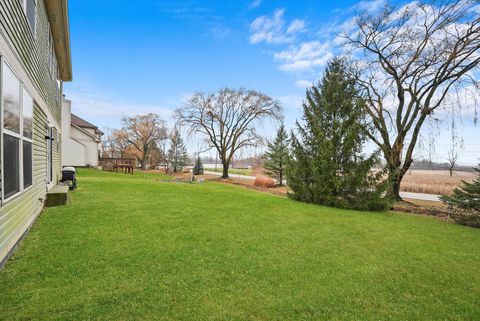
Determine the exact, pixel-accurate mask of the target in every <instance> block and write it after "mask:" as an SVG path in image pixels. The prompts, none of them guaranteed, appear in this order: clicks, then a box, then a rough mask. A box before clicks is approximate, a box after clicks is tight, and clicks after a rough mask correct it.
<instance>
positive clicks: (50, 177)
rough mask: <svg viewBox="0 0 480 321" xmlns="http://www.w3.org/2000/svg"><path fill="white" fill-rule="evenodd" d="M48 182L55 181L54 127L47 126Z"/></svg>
mask: <svg viewBox="0 0 480 321" xmlns="http://www.w3.org/2000/svg"><path fill="white" fill-rule="evenodd" d="M47 137H48V140H47V182H48V183H50V182H52V181H53V127H50V126H48V128H47Z"/></svg>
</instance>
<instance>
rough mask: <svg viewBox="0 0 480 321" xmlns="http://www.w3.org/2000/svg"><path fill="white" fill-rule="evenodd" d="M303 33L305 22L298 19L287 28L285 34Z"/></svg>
mask: <svg viewBox="0 0 480 321" xmlns="http://www.w3.org/2000/svg"><path fill="white" fill-rule="evenodd" d="M303 31H305V21H303V20H300V19H295V20H293V22H292V23H291V24H290V25H289V26H288V29H287V34H293V33H298V32H303Z"/></svg>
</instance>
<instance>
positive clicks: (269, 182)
mask: <svg viewBox="0 0 480 321" xmlns="http://www.w3.org/2000/svg"><path fill="white" fill-rule="evenodd" d="M253 185H255V186H258V187H275V181H274V180H273V179H271V178H268V177H259V176H258V177H256V178H255V181H254V182H253Z"/></svg>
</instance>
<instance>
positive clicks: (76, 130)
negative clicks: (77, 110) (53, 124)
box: [62, 98, 103, 167]
mask: <svg viewBox="0 0 480 321" xmlns="http://www.w3.org/2000/svg"><path fill="white" fill-rule="evenodd" d="M71 106H72V103H71V101H69V100H67V99H65V98H63V99H62V133H63V135H62V165H63V166H80V167H85V166H95V167H96V166H98V158H99V156H101V155H100V153H101V150H102V144H101V138H102V135H103V132H102V131H101V130H99V129H98V127H97V126H95V125H92V124H91V123H89V122H88V121H86V120H84V119H82V118H80V117H78V116H76V115H74V114H72V113H71V109H72V107H71Z"/></svg>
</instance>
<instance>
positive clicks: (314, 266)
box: [0, 170, 480, 320]
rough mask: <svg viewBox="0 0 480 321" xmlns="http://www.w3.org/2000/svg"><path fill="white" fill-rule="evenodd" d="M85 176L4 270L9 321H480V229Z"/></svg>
mask: <svg viewBox="0 0 480 321" xmlns="http://www.w3.org/2000/svg"><path fill="white" fill-rule="evenodd" d="M158 177H159V176H156V175H155V174H148V175H146V176H144V175H143V174H142V173H137V174H136V175H134V176H130V175H126V174H114V173H106V172H97V171H93V170H80V172H79V188H78V190H77V191H75V192H74V193H72V194H71V202H70V204H69V205H67V206H64V207H57V208H50V209H48V210H46V211H45V212H44V213H43V214H42V216H41V217H40V218H39V220H38V221H37V223H36V224H35V226H34V227H33V229H32V230H31V232H30V233H29V235H28V236H27V238H26V239H25V241H24V242H23V244H22V246H21V247H20V249H19V250H18V251H17V252H16V253H15V255H14V256H13V258H12V259H11V260H10V261H9V262H8V264H7V265H6V267H5V268H4V270H2V271H0V319H1V320H207V319H211V320H313V319H316V320H478V318H479V316H480V273H479V267H480V230H478V229H473V228H468V227H464V226H458V225H452V224H448V223H445V222H442V221H438V220H434V219H431V218H428V217H421V216H415V215H406V214H394V213H367V212H355V211H345V210H336V209H332V208H326V207H321V206H315V205H308V204H302V203H298V202H294V201H292V200H289V199H287V198H282V197H277V196H273V195H268V194H263V193H258V192H255V191H251V190H247V189H242V188H239V187H234V186H229V185H225V184H220V183H204V184H180V183H160V182H158V181H157V180H156V179H157V178H158Z"/></svg>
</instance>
